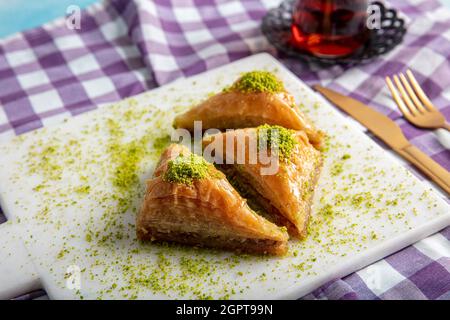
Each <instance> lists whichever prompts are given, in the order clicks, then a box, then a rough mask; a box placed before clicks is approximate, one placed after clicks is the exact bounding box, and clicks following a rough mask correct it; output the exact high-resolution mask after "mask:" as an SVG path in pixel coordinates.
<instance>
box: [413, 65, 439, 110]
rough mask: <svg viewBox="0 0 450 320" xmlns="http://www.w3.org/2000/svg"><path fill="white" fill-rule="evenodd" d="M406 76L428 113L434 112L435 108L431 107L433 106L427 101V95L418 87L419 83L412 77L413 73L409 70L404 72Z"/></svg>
mask: <svg viewBox="0 0 450 320" xmlns="http://www.w3.org/2000/svg"><path fill="white" fill-rule="evenodd" d="M406 74H407V75H408V78H409V81H410V82H411V84H412V87H413V88H414V91H415V92H416V93H417V95H418V96H419V98H420V100H421V101H422V102H423V104H424V105H425V106H426V107H427V108H428V109H429V110H430V111H434V110H436V108H435V107H434V106H433V104H432V103H431V101H430V99H428V97H427V95H426V94H425V92H423V90H422V88H421V87H420V85H419V83H418V82H417V80H416V78H415V77H414V75H413V73H412V72H411V70H409V69H408V70H406Z"/></svg>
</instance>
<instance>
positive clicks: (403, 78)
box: [399, 73, 427, 112]
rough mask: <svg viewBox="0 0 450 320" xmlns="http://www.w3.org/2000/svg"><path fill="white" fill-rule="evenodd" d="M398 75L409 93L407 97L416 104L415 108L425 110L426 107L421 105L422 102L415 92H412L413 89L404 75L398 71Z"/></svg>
mask: <svg viewBox="0 0 450 320" xmlns="http://www.w3.org/2000/svg"><path fill="white" fill-rule="evenodd" d="M399 77H400V80H401V81H402V84H403V87H405V89H406V91H407V92H408V94H409V97H410V98H411V100H412V101H413V102H414V105H415V106H416V108H417V109H418V110H419V111H422V112H427V109H425V107H424V106H423V104H422V102H420V100H419V99H418V98H417V96H416V94H415V93H414V90H413V89H412V88H411V86H410V85H409V82H408V80H407V79H406V77H405V76H404V74H403V73H400V74H399Z"/></svg>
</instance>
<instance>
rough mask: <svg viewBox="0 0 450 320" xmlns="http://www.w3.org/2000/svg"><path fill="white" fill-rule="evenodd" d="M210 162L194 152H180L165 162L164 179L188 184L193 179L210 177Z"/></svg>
mask: <svg viewBox="0 0 450 320" xmlns="http://www.w3.org/2000/svg"><path fill="white" fill-rule="evenodd" d="M210 170H211V164H210V163H208V162H207V161H206V160H205V159H203V158H202V157H200V156H198V155H196V154H193V153H192V154H190V155H187V156H186V155H183V154H180V155H178V157H176V158H175V159H173V160H170V161H169V163H168V164H167V171H166V172H165V173H164V181H168V182H175V183H182V184H187V185H190V184H192V182H193V181H194V180H199V179H203V178H206V177H210V176H211V175H210Z"/></svg>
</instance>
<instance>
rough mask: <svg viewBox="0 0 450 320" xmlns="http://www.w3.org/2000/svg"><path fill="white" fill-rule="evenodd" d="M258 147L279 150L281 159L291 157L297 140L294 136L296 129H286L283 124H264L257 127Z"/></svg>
mask: <svg viewBox="0 0 450 320" xmlns="http://www.w3.org/2000/svg"><path fill="white" fill-rule="evenodd" d="M257 130H258V147H262V146H263V147H266V148H270V149H271V150H278V156H279V158H280V159H281V160H287V159H289V158H290V156H291V154H292V151H293V150H294V147H295V145H296V144H297V140H296V139H295V136H294V133H295V132H294V130H290V129H286V128H283V127H281V126H271V125H268V124H264V125H262V126H259V127H258V128H257Z"/></svg>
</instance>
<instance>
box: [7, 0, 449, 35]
mask: <svg viewBox="0 0 450 320" xmlns="http://www.w3.org/2000/svg"><path fill="white" fill-rule="evenodd" d="M99 1H100V0H0V38H2V37H5V36H8V35H10V34H13V33H16V32H19V31H22V30H26V29H30V28H33V27H37V26H40V25H41V24H44V23H46V22H48V21H51V20H53V19H55V18H58V17H61V16H64V15H66V10H67V7H68V6H70V5H78V6H80V7H81V8H85V7H86V6H88V5H90V4H93V3H95V2H99ZM130 1H131V0H130ZM395 1H396V0H391V3H392V4H394V5H395ZM440 1H441V2H442V3H444V4H445V5H447V6H449V7H450V0H440Z"/></svg>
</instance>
